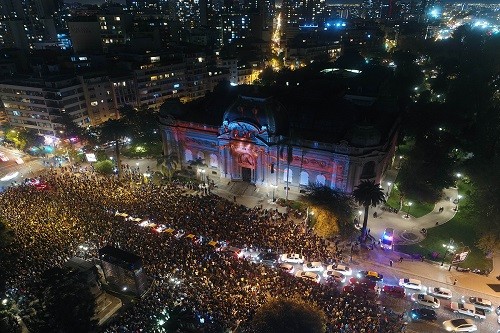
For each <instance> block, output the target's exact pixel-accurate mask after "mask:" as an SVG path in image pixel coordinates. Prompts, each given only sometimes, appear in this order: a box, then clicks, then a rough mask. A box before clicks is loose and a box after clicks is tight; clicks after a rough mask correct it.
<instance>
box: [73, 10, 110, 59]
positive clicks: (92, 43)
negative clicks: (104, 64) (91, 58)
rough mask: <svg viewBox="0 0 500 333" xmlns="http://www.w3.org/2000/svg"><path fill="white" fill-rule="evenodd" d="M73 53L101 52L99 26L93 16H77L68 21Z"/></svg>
mask: <svg viewBox="0 0 500 333" xmlns="http://www.w3.org/2000/svg"><path fill="white" fill-rule="evenodd" d="M68 28H69V35H70V38H71V42H72V44H73V50H74V51H75V53H99V52H102V42H101V27H100V25H99V22H98V21H97V19H96V18H95V17H78V18H75V19H74V20H72V21H70V22H68Z"/></svg>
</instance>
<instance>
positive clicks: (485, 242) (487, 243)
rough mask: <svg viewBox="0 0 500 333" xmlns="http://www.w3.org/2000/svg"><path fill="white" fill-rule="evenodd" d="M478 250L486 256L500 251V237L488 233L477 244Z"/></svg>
mask: <svg viewBox="0 0 500 333" xmlns="http://www.w3.org/2000/svg"><path fill="white" fill-rule="evenodd" d="M476 246H477V248H478V249H480V250H481V251H483V252H484V253H485V254H490V253H492V252H494V251H495V250H499V249H500V237H499V236H498V234H496V233H486V234H483V235H482V236H481V238H479V240H478V241H477V243H476Z"/></svg>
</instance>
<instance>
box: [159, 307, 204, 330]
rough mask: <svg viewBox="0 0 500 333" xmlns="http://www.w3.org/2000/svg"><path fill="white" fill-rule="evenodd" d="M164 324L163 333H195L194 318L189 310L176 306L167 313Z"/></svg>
mask: <svg viewBox="0 0 500 333" xmlns="http://www.w3.org/2000/svg"><path fill="white" fill-rule="evenodd" d="M167 317H168V319H167V320H166V322H165V331H166V332H168V333H180V332H182V333H190V332H196V331H197V329H196V326H197V321H196V317H195V316H194V314H193V313H192V312H191V311H190V310H186V309H185V308H184V307H181V306H176V307H174V308H173V309H172V310H170V311H169V312H168V315H167Z"/></svg>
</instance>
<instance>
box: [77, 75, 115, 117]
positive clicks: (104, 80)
mask: <svg viewBox="0 0 500 333" xmlns="http://www.w3.org/2000/svg"><path fill="white" fill-rule="evenodd" d="M78 78H79V79H80V82H81V83H82V87H83V93H84V95H85V100H86V102H87V112H88V115H89V119H90V123H91V124H92V125H93V126H96V125H100V124H102V123H104V122H105V121H107V120H109V119H116V118H118V108H117V103H116V101H115V96H114V89H113V84H112V82H111V81H110V79H109V77H108V76H107V75H106V74H99V73H97V74H94V73H91V74H85V75H80V76H79V77H78Z"/></svg>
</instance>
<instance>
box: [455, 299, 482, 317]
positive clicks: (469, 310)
mask: <svg viewBox="0 0 500 333" xmlns="http://www.w3.org/2000/svg"><path fill="white" fill-rule="evenodd" d="M450 308H451V310H452V311H453V312H455V313H461V314H463V315H466V316H470V317H474V318H476V319H484V318H486V314H485V312H484V310H483V309H478V308H476V307H475V306H474V305H472V304H470V303H458V302H451V304H450Z"/></svg>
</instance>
